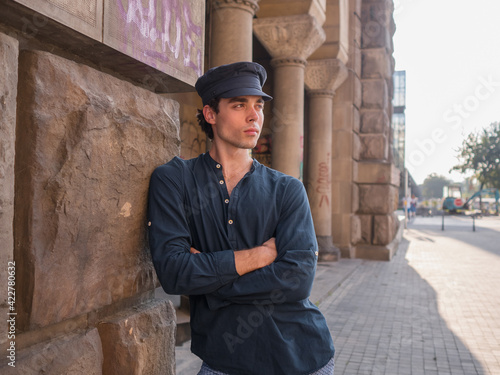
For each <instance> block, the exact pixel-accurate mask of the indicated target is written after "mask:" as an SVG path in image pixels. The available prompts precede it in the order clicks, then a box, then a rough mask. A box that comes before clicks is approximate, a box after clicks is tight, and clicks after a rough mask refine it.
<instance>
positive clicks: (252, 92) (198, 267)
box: [148, 62, 334, 375]
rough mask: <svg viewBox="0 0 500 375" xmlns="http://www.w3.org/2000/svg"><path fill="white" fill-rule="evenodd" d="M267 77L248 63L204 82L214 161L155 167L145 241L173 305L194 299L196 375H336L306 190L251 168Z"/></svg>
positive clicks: (202, 116)
mask: <svg viewBox="0 0 500 375" xmlns="http://www.w3.org/2000/svg"><path fill="white" fill-rule="evenodd" d="M266 76H267V74H266V71H265V70H264V68H263V67H262V66H260V65H259V64H256V63H252V62H240V63H234V64H230V65H223V66H220V67H217V68H213V69H210V70H209V71H207V72H206V73H205V74H204V75H203V76H201V77H200V78H199V79H198V81H197V82H196V85H195V87H196V90H197V92H198V94H199V95H200V96H201V98H202V101H203V110H201V111H199V114H198V121H199V123H200V126H201V127H202V129H203V130H204V131H205V132H206V134H207V136H208V137H209V138H210V139H211V140H212V147H211V149H210V151H209V152H207V153H205V154H202V155H200V156H199V157H197V158H195V159H191V160H187V161H186V160H182V159H180V158H178V157H175V158H174V159H173V160H171V161H170V162H169V163H167V164H165V165H162V166H160V167H158V168H157V169H156V170H155V171H154V173H153V175H152V177H151V184H150V191H149V210H148V212H149V214H148V215H149V223H148V224H149V229H150V231H149V239H150V248H151V254H152V258H153V263H154V265H155V268H156V272H157V275H158V278H159V280H160V282H161V284H162V286H163V288H164V289H165V291H166V292H167V293H170V294H185V295H189V300H190V310H191V350H192V352H193V353H194V354H196V355H197V356H198V357H200V358H201V359H202V360H203V364H202V367H201V369H200V372H199V373H198V374H199V375H206V374H213V375H214V374H215V375H221V374H222V375H228V374H233V375H234V374H249V375H251V374H255V375H299V374H304V375H306V374H318V375H319V374H324V375H331V374H333V370H334V363H333V356H334V347H333V342H332V338H331V335H330V332H329V329H328V327H327V325H326V321H325V318H324V317H323V315H322V314H321V312H320V311H319V309H318V308H317V307H316V306H315V305H314V304H313V303H311V302H310V301H309V299H308V297H309V295H310V292H311V287H312V283H313V280H314V274H315V270H316V263H317V258H318V245H317V243H316V236H315V233H314V226H313V222H312V218H311V212H310V209H309V203H308V200H307V195H306V192H305V189H304V186H303V184H302V183H301V182H300V181H299V180H297V179H295V178H293V177H291V176H288V175H285V174H283V173H280V172H277V171H275V170H272V169H270V168H267V167H265V166H263V165H261V164H260V163H259V162H257V161H256V160H254V159H252V158H251V157H250V156H249V153H248V150H251V149H253V148H254V147H255V146H256V144H257V140H258V139H259V135H260V133H261V131H262V125H263V122H264V114H263V109H264V102H265V101H268V100H271V99H272V98H271V97H270V96H269V95H267V94H265V93H264V92H263V91H262V85H263V84H264V82H265V80H266Z"/></svg>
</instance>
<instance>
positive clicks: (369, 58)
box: [361, 48, 392, 79]
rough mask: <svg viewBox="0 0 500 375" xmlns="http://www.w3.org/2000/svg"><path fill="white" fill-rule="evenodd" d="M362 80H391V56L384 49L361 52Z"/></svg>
mask: <svg viewBox="0 0 500 375" xmlns="http://www.w3.org/2000/svg"><path fill="white" fill-rule="evenodd" d="M361 62H362V75H361V77H362V78H384V79H391V78H392V64H391V56H389V54H388V52H387V49H385V48H371V49H363V50H362V57H361Z"/></svg>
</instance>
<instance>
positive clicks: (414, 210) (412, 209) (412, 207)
mask: <svg viewBox="0 0 500 375" xmlns="http://www.w3.org/2000/svg"><path fill="white" fill-rule="evenodd" d="M417 203H418V198H417V197H416V196H415V194H412V195H411V200H410V212H411V217H413V218H414V217H416V216H417Z"/></svg>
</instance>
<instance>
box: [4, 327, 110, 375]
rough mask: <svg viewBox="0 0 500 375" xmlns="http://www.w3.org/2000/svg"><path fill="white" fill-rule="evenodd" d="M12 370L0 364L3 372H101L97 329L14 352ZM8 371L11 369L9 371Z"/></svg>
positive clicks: (91, 374)
mask: <svg viewBox="0 0 500 375" xmlns="http://www.w3.org/2000/svg"><path fill="white" fill-rule="evenodd" d="M15 365H16V367H15V369H14V368H11V367H9V366H8V365H5V366H4V367H2V366H0V372H1V373H2V374H10V373H12V374H23V375H39V374H64V375H83V374H85V375H101V374H102V365H103V356H102V347H101V340H100V339H99V333H98V332H97V329H95V328H93V329H91V330H90V331H87V332H84V333H75V334H70V335H66V336H63V337H61V338H57V339H54V340H51V341H48V342H42V343H39V344H36V345H34V346H30V347H28V348H26V349H23V350H21V351H18V352H17V353H16V361H15ZM9 370H14V372H10V371H9Z"/></svg>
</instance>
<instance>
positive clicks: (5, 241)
mask: <svg viewBox="0 0 500 375" xmlns="http://www.w3.org/2000/svg"><path fill="white" fill-rule="evenodd" d="M18 55H19V43H18V42H17V40H16V39H13V38H11V37H9V36H7V35H5V34H2V33H0V243H1V244H2V246H1V247H0V264H1V265H2V266H1V267H0V280H2V282H3V283H4V287H2V288H1V289H0V312H3V309H2V307H1V306H6V305H5V303H6V302H7V286H6V285H7V284H6V283H7V280H8V273H7V266H8V262H9V261H13V260H14V234H13V229H12V223H13V221H14V157H15V141H16V96H17V59H18ZM3 316H6V314H3ZM0 327H1V328H0V342H3V341H5V340H7V325H6V324H2V325H1V326H0Z"/></svg>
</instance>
